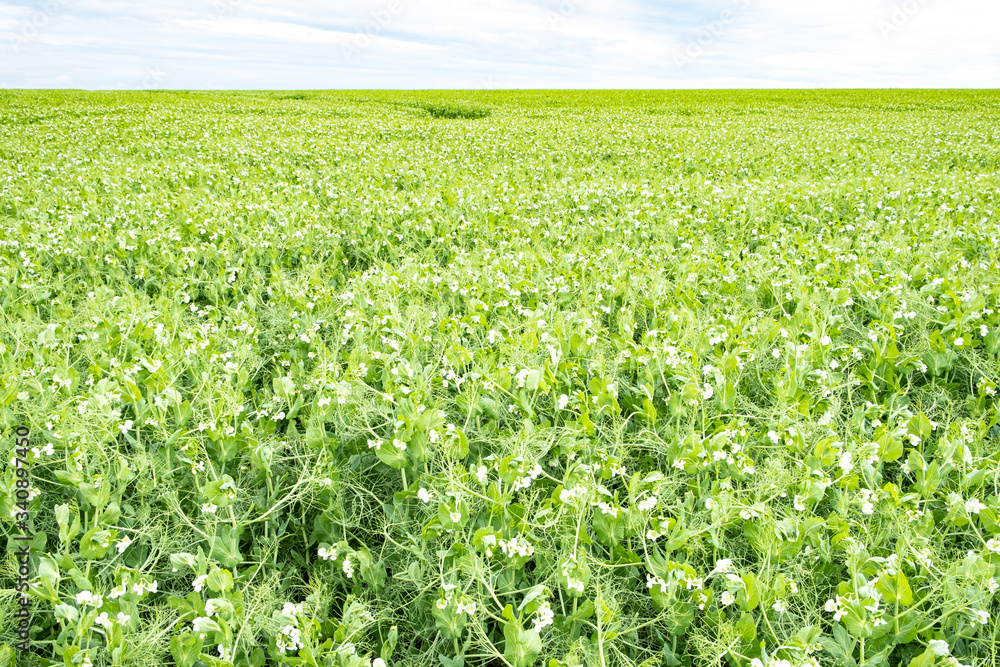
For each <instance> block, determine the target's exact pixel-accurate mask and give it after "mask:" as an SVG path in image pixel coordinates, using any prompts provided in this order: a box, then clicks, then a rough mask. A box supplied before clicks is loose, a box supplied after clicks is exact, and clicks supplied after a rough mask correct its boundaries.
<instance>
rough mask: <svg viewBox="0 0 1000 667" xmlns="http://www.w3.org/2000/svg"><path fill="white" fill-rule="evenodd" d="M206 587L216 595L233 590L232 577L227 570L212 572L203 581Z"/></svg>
mask: <svg viewBox="0 0 1000 667" xmlns="http://www.w3.org/2000/svg"><path fill="white" fill-rule="evenodd" d="M205 584H207V585H208V587H209V588H211V589H212V590H213V591H215V592H216V593H222V592H225V591H231V590H232V589H233V575H232V574H230V572H229V570H213V571H212V572H211V573H210V574H209V575H208V578H207V579H205Z"/></svg>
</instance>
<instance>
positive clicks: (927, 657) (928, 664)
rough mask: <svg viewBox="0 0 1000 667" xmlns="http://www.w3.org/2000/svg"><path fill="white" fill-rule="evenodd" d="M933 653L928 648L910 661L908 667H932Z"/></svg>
mask: <svg viewBox="0 0 1000 667" xmlns="http://www.w3.org/2000/svg"><path fill="white" fill-rule="evenodd" d="M934 660H935V655H934V651H932V650H931V648H930V647H929V646H928V647H927V648H926V649H925V650H924V652H923V653H921V654H920V655H918V656H917V657H915V658H914V659H913V660H910V667H934Z"/></svg>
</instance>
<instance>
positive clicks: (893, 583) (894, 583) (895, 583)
mask: <svg viewBox="0 0 1000 667" xmlns="http://www.w3.org/2000/svg"><path fill="white" fill-rule="evenodd" d="M875 588H876V589H878V591H879V593H881V594H882V597H883V598H884V599H885V601H886V602H887V603H889V604H899V605H902V606H903V607H909V606H910V605H911V604H913V591H912V590H911V589H910V582H909V581H907V579H906V575H905V574H903V572H902V571H899V572H897V573H896V574H895V575H890V574H888V573H885V572H883V573H882V576H880V577H879V578H878V581H877V582H876V583H875Z"/></svg>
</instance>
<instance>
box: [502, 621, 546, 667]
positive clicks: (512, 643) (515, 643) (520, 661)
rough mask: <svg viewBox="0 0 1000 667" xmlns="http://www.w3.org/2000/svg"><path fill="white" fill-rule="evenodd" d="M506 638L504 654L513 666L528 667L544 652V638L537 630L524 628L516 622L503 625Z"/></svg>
mask: <svg viewBox="0 0 1000 667" xmlns="http://www.w3.org/2000/svg"><path fill="white" fill-rule="evenodd" d="M503 636H504V639H505V640H506V642H505V643H506V646H505V647H504V651H503V655H504V657H505V658H507V661H508V662H510V664H511V665H513V667H528V666H529V665H532V664H534V662H535V659H536V658H537V657H538V654H539V653H541V652H542V638H541V637H540V636H539V635H538V633H537V632H536V631H535V630H523V629H521V628H519V627H518V626H517V625H516V624H514V623H507V624H506V625H505V626H504V627H503Z"/></svg>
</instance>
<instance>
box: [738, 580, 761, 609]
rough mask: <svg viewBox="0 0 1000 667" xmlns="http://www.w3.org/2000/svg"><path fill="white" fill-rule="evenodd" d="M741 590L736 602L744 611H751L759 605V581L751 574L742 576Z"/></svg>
mask: <svg viewBox="0 0 1000 667" xmlns="http://www.w3.org/2000/svg"><path fill="white" fill-rule="evenodd" d="M742 579H743V590H741V591H740V592H739V594H738V595H737V596H736V601H737V602H738V603H739V605H740V607H742V608H743V610H744V611H753V610H754V609H756V608H757V605H759V604H760V581H759V580H758V579H757V577H756V576H755V575H754V574H753V573H752V572H747V573H746V574H744V575H743V577H742Z"/></svg>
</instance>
